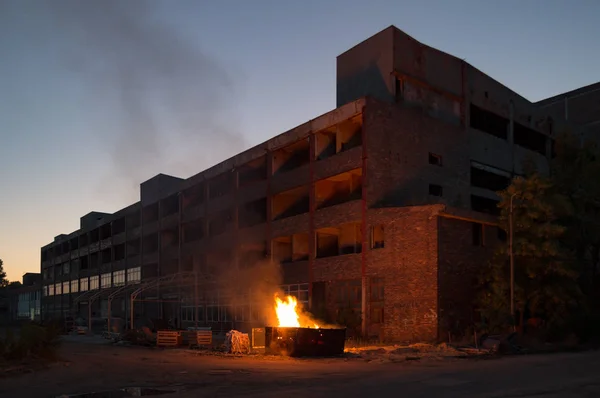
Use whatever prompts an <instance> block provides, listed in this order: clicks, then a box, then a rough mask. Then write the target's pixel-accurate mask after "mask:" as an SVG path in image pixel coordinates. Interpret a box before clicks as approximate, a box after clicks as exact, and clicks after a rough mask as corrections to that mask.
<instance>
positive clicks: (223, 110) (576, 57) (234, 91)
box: [0, 0, 600, 280]
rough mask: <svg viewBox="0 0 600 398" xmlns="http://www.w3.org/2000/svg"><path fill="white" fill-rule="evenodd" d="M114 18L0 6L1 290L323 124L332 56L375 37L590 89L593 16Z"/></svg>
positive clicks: (533, 89) (579, 5)
mask: <svg viewBox="0 0 600 398" xmlns="http://www.w3.org/2000/svg"><path fill="white" fill-rule="evenodd" d="M50 3H52V7H50ZM93 3H96V4H93ZM74 4H77V7H74V6H73V5H74ZM98 4H102V5H103V6H102V7H100V8H99V6H98ZM123 4H124V3H122V2H121V3H119V2H118V1H115V0H110V1H108V2H91V1H87V2H86V1H84V2H80V3H74V2H73V1H72V0H55V1H53V2H50V1H49V0H47V1H44V0H37V1H35V0H0V54H1V55H0V135H1V136H0V258H2V259H3V260H4V267H5V269H6V271H7V272H8V276H9V278H10V279H11V280H17V279H20V278H21V275H22V274H23V273H24V272H27V271H37V270H39V256H40V247H41V246H43V245H45V244H47V243H50V242H51V241H52V239H53V237H54V236H56V235H58V234H60V233H70V232H72V231H74V230H76V229H77V228H78V226H79V217H80V216H82V215H84V214H86V213H88V212H89V211H91V210H98V211H107V212H113V211H116V210H119V209H121V208H123V207H125V206H127V205H128V204H130V203H133V202H134V201H136V200H138V195H139V193H138V191H137V189H138V187H137V186H136V185H137V184H139V183H140V182H141V181H143V180H144V179H147V178H150V177H152V176H153V175H155V174H157V173H159V172H164V173H167V174H172V175H176V176H180V177H189V176H190V175H192V174H195V173H197V172H199V171H201V170H203V169H204V168H206V167H209V166H211V165H213V164H215V163H218V162H219V161H220V160H223V159H225V158H226V157H229V156H231V155H233V154H235V153H237V152H238V151H239V150H242V149H244V148H247V147H250V146H252V145H255V144H258V143H259V142H262V141H265V140H267V139H268V138H270V137H271V136H273V135H276V134H279V133H281V132H283V131H285V130H288V129H290V128H292V127H294V126H296V125H299V124H301V123H303V122H305V121H307V120H309V119H311V118H313V117H315V116H318V115H320V114H322V113H325V112H327V111H329V110H331V109H333V108H334V107H335V60H336V56H337V55H339V54H340V53H342V52H344V51H346V50H347V49H349V48H350V47H352V46H354V45H355V44H357V43H359V42H360V41H362V40H364V39H366V38H368V37H369V36H371V35H373V34H375V33H377V32H379V31H380V30H382V29H384V28H386V27H388V26H389V25H396V26H397V27H398V28H400V29H402V30H404V31H405V32H407V33H408V34H410V35H412V36H413V37H414V38H415V39H417V40H419V41H421V42H423V43H425V44H428V45H431V46H433V47H436V48H439V49H441V50H443V51H446V52H448V53H451V54H453V55H456V56H458V57H460V58H464V59H466V60H467V61H468V62H469V63H471V64H472V65H474V66H476V67H477V68H479V69H481V70H482V71H484V72H485V73H487V74H489V75H491V76H492V77H494V78H495V79H497V80H499V81H500V82H502V83H504V84H505V85H507V86H509V87H510V88H512V89H514V90H515V91H517V92H518V93H520V94H521V95H523V96H525V97H526V98H528V99H530V100H539V99H542V98H545V97H548V96H552V95H554V94H558V93H560V92H564V91H568V90H572V89H575V88H577V87H580V86H584V85H587V84H591V83H595V82H597V81H599V80H600V42H598V40H597V38H598V37H600V24H598V23H597V21H598V18H599V17H600V2H598V1H597V0H577V1H566V0H565V1H558V0H504V1H492V0H486V1H481V0H479V1H476V0H472V1H470V0H469V1H467V0H452V1H448V0H438V1H433V0H430V1H428V0H420V1H403V0H371V1H368V2H367V1H364V0H362V1H354V0H346V1H334V0H329V1H327V0H322V1H313V0H305V1H302V2H296V1H282V0H279V1H276V0H269V1H268V0H254V1H244V0H221V1H208V0H206V1H191V0H171V1H168V0H164V1H154V2H152V3H147V5H146V3H145V2H143V1H141V0H134V1H132V2H129V3H128V4H127V5H126V7H125V8H124V9H123V10H121V8H122V7H121V6H123ZM132 4H133V5H132ZM121 12H122V13H123V15H121V14H119V13H121ZM132 16H134V17H132ZM136 18H137V20H136Z"/></svg>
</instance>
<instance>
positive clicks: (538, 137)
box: [514, 123, 547, 156]
mask: <svg viewBox="0 0 600 398" xmlns="http://www.w3.org/2000/svg"><path fill="white" fill-rule="evenodd" d="M546 140H547V137H546V136H545V135H544V134H542V133H539V132H537V131H535V130H534V129H532V128H529V127H526V126H523V125H522V124H519V123H515V124H514V141H515V145H519V146H521V147H523V148H527V149H529V150H530V151H534V152H537V153H539V154H541V155H544V156H545V155H546Z"/></svg>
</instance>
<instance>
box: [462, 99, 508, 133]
mask: <svg viewBox="0 0 600 398" xmlns="http://www.w3.org/2000/svg"><path fill="white" fill-rule="evenodd" d="M469 110H470V114H471V115H470V116H471V117H470V125H471V128H474V129H476V130H480V131H483V132H485V133H488V134H491V135H493V136H495V137H498V138H501V139H503V140H506V139H507V138H508V123H509V121H508V119H507V118H505V117H502V116H498V115H496V114H494V113H492V112H489V111H486V110H484V109H482V108H479V107H478V106H475V105H473V104H471V106H470V108H469Z"/></svg>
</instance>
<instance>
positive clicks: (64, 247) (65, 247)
mask: <svg viewBox="0 0 600 398" xmlns="http://www.w3.org/2000/svg"><path fill="white" fill-rule="evenodd" d="M109 234H110V225H109ZM109 236H110V235H109ZM69 251H71V249H70V248H69V242H68V241H67V242H64V243H63V244H62V247H61V252H62V253H63V254H64V253H68V252H69Z"/></svg>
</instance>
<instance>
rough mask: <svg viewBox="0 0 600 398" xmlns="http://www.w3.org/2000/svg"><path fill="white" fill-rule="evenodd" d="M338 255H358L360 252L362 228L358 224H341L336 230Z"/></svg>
mask: <svg viewBox="0 0 600 398" xmlns="http://www.w3.org/2000/svg"><path fill="white" fill-rule="evenodd" d="M338 230H339V237H338V241H339V243H340V254H352V253H360V252H361V251H362V228H361V224H359V223H347V224H342V225H340V227H339V228H338Z"/></svg>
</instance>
